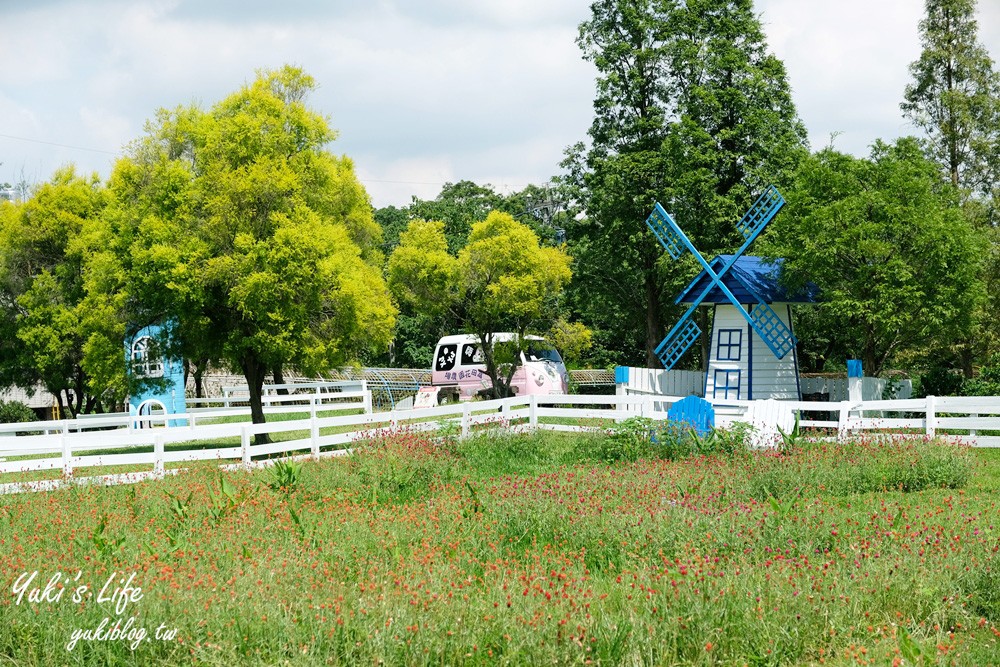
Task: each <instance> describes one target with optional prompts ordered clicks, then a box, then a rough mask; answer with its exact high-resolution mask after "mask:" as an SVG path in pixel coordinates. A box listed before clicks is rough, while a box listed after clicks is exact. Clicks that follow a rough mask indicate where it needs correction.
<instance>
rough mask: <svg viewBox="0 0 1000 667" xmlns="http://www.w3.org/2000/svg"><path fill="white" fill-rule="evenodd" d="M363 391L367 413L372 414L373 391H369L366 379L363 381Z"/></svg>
mask: <svg viewBox="0 0 1000 667" xmlns="http://www.w3.org/2000/svg"><path fill="white" fill-rule="evenodd" d="M361 391H362V392H363V393H364V403H365V414H367V415H370V414H371V413H372V393H371V392H370V391H368V382H367V381H366V380H362V381H361Z"/></svg>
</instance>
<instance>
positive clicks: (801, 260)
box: [768, 138, 985, 375]
mask: <svg viewBox="0 0 1000 667" xmlns="http://www.w3.org/2000/svg"><path fill="white" fill-rule="evenodd" d="M787 200H788V206H786V210H785V211H784V212H783V213H782V215H781V216H780V217H779V218H778V219H777V220H776V222H775V223H774V226H773V229H772V230H771V233H770V234H769V235H768V239H769V241H770V243H771V251H770V252H771V254H772V255H774V256H778V257H783V258H784V260H785V264H784V266H785V274H786V276H787V277H788V279H789V281H790V283H792V284H793V285H795V284H801V283H803V282H805V281H812V282H814V283H816V284H817V285H818V286H819V289H820V295H821V303H820V305H819V306H818V307H819V308H820V312H821V313H822V317H821V318H820V319H819V321H818V322H817V323H816V324H817V325H818V326H819V327H820V328H822V329H825V330H828V331H840V332H844V334H845V335H844V336H842V337H838V338H837V341H838V343H839V344H840V345H842V346H844V347H843V348H842V349H841V350H839V352H840V354H842V355H843V356H849V357H855V358H860V359H861V360H862V361H863V365H864V369H865V373H866V374H871V375H878V374H880V373H881V372H882V370H883V369H884V368H886V367H887V365H888V364H890V363H891V362H892V361H894V360H899V359H907V358H908V359H909V360H911V361H913V360H919V359H920V358H921V357H925V358H926V356H927V355H938V356H940V355H942V354H944V353H947V352H948V350H949V347H950V345H951V344H952V341H953V340H955V339H956V338H957V337H959V336H960V335H961V334H962V333H963V332H968V331H969V329H970V327H971V324H972V322H971V318H972V314H973V312H974V310H975V306H976V303H977V301H978V300H979V299H981V298H982V297H983V293H982V285H981V284H980V282H979V276H980V266H981V262H982V261H983V258H984V254H985V252H984V251H985V249H984V247H983V243H982V240H981V238H980V237H979V236H978V235H977V234H976V232H975V230H974V229H973V227H972V225H971V224H969V222H968V221H967V220H966V219H965V218H964V217H963V215H962V213H961V210H960V208H959V205H958V199H957V195H956V193H955V191H954V189H952V188H951V187H950V185H949V184H947V183H946V182H943V181H942V180H941V179H940V178H939V171H938V167H937V165H936V164H935V163H934V162H933V161H932V160H930V159H928V158H927V157H926V156H925V154H924V153H923V151H922V150H921V147H920V145H919V143H918V142H917V141H916V140H915V139H913V138H904V139H900V140H899V141H897V142H896V143H895V144H885V143H882V142H878V143H876V144H875V145H874V147H873V148H872V152H871V156H870V157H869V158H867V159H861V158H855V157H853V156H850V155H845V154H843V153H839V152H837V151H834V150H833V149H826V150H823V151H820V152H819V153H817V154H815V155H813V156H810V157H808V158H806V159H805V160H803V162H802V164H801V165H800V167H799V169H798V173H797V179H796V186H795V188H794V189H793V190H791V191H789V193H788V195H787ZM800 333H801V329H800ZM800 337H801V338H802V340H803V341H804V344H806V345H809V344H810V342H809V341H810V336H808V335H806V334H802V335H801V336H800Z"/></svg>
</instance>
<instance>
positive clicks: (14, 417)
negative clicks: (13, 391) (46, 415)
mask: <svg viewBox="0 0 1000 667" xmlns="http://www.w3.org/2000/svg"><path fill="white" fill-rule="evenodd" d="M37 419H38V418H37V417H36V416H35V412H34V410H32V409H31V408H29V407H28V406H27V405H25V404H24V403H22V402H21V401H0V424H20V423H23V422H33V421H36V420H37Z"/></svg>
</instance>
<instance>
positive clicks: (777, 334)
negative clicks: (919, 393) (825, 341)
mask: <svg viewBox="0 0 1000 667" xmlns="http://www.w3.org/2000/svg"><path fill="white" fill-rule="evenodd" d="M784 204H785V199H784V197H782V196H781V194H780V193H779V192H778V190H777V189H776V188H775V187H774V186H769V187H768V188H767V190H765V191H764V194H762V195H761V196H760V197H759V198H758V199H757V201H756V202H755V203H754V205H753V206H751V207H750V210H749V211H747V213H746V214H745V215H744V216H743V218H742V219H741V220H740V221H739V222H738V223H737V225H736V228H737V229H738V230H739V232H740V234H741V235H742V236H743V239H744V242H743V245H741V246H740V248H739V250H737V251H736V253H735V254H733V255H719V256H718V257H716V258H715V259H713V260H712V261H711V262H707V261H705V258H704V257H702V255H701V253H699V252H698V250H697V249H695V247H694V245H692V243H691V241H690V240H688V238H687V236H685V234H684V232H683V231H681V229H680V227H678V226H677V223H676V222H674V220H673V219H672V218H671V217H670V215H668V214H667V212H666V211H665V210H663V207H662V206H660V204H658V203H657V204H656V207H655V209H654V210H653V213H652V214H651V215H650V216H649V218H648V219H647V220H646V224H647V225H648V226H649V228H650V229H651V230H652V231H653V234H654V235H656V238H657V239H658V240H659V241H660V243H661V244H662V245H663V247H664V248H666V250H667V252H668V253H669V254H670V256H671V257H672V258H674V259H678V258H680V257H681V255H682V254H684V252H685V251H687V252H690V253H691V254H692V255H694V257H695V259H696V260H698V263H699V264H701V266H702V271H701V273H700V274H698V276H696V277H695V279H694V280H693V281H691V284H689V285H688V286H687V288H686V289H685V290H684V291H683V292H681V294H680V296H678V297H677V300H676V302H677V303H684V304H689V308H688V310H687V311H686V312H685V313H684V315H683V316H682V317H681V319H680V320H679V321H678V322H677V324H675V325H674V327H673V329H671V330H670V333H668V334H667V336H666V338H664V339H663V341H662V342H661V343H660V345H659V346H658V347H657V348H656V356H657V357H658V358H659V359H660V361H661V362H662V363H663V365H664V367H665V368H666V369H667V370H670V369H672V368H673V367H674V365H675V364H676V363H677V362H678V360H680V358H681V356H683V354H684V353H685V352H686V351H687V350H688V348H690V347H691V345H693V344H694V342H695V341H696V340H698V338H699V336H701V328H700V327H699V326H698V325H697V324H696V323H695V321H694V317H693V316H694V314H695V312H696V310H697V309H698V308H699V307H701V306H706V307H707V306H709V305H711V306H712V308H713V311H714V317H713V320H712V335H711V339H710V341H711V345H710V354H709V359H708V364H707V370H706V373H705V397H706V398H717V399H743V400H754V399H766V398H776V399H786V400H799V399H800V398H801V395H802V392H801V389H800V387H799V368H798V359H797V356H796V351H795V345H796V342H797V341H796V339H795V335H794V334H793V332H792V311H791V307H792V304H796V303H814V302H815V295H816V289H815V286H810V287H808V288H807V289H805V290H803V291H802V292H801V293H798V294H788V293H787V292H786V290H785V288H784V287H783V286H782V285H781V284H780V277H781V260H778V261H776V262H773V263H772V262H768V261H766V260H764V259H763V258H761V257H751V256H745V255H744V254H743V253H744V252H745V251H746V249H747V248H748V247H750V244H751V243H753V241H754V239H756V238H757V237H758V236H759V235H760V233H761V232H762V231H764V228H765V227H766V226H767V224H768V223H769V222H770V221H771V220H772V219H773V218H774V216H775V215H777V213H778V211H779V210H781V207H782V206H784Z"/></svg>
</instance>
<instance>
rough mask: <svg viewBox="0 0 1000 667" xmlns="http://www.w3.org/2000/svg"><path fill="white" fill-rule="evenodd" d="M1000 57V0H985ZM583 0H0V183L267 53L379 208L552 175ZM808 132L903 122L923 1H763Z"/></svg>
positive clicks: (583, 96) (106, 147)
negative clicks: (308, 88) (296, 82)
mask: <svg viewBox="0 0 1000 667" xmlns="http://www.w3.org/2000/svg"><path fill="white" fill-rule="evenodd" d="M979 5H980V9H979V23H980V41H981V42H982V43H983V44H984V45H985V46H986V47H987V49H988V50H989V51H990V53H991V55H992V57H993V59H994V60H1000V2H998V1H997V0H980V2H979ZM588 7H589V2H587V1H586V0H423V1H421V2H413V1H412V0H409V1H408V0H369V1H367V2H358V1H355V0H327V1H322V0H285V1H284V2H273V1H271V0H0V63H3V67H2V68H0V163H2V164H0V182H3V181H8V182H12V183H14V182H18V181H21V180H23V179H24V180H28V181H32V182H34V181H42V180H46V179H48V178H49V177H50V176H51V174H52V172H53V171H54V170H55V169H56V168H57V167H59V166H60V165H62V164H66V163H69V162H72V163H75V164H76V165H77V167H78V168H80V169H82V170H85V171H97V172H98V173H100V174H101V175H102V176H107V175H108V173H109V172H110V169H111V165H112V164H113V161H114V159H115V156H116V155H118V154H119V153H120V151H121V148H122V147H123V146H124V145H125V144H126V143H128V142H129V141H130V140H132V139H135V138H137V137H139V136H141V134H142V132H143V125H144V123H145V121H146V120H147V119H149V118H151V117H152V116H153V114H154V112H155V110H156V109H158V108H161V107H175V106H177V105H179V104H187V103H190V102H198V103H200V104H202V105H203V106H205V107H209V106H211V105H212V104H213V103H214V102H216V101H218V100H219V99H221V98H222V97H224V96H225V95H227V94H229V93H230V92H233V91H235V90H236V89H238V88H239V87H240V86H241V85H242V84H244V83H246V82H248V81H250V80H252V79H253V77H254V72H255V70H257V69H259V68H276V67H280V66H281V65H282V64H284V63H290V64H295V65H299V66H301V67H303V68H304V69H305V70H306V71H307V72H308V73H309V74H311V75H312V76H313V77H314V78H315V79H316V80H317V82H318V84H319V90H318V91H317V92H316V93H315V94H314V95H313V96H312V97H311V98H310V103H311V106H312V107H313V108H314V109H316V110H318V111H320V112H321V113H323V114H325V115H327V116H328V117H329V118H330V120H331V123H332V125H333V126H334V127H335V128H336V129H337V130H338V131H339V132H340V138H339V139H338V140H337V141H336V142H335V143H334V144H333V145H332V146H331V149H332V150H333V151H335V152H337V153H345V154H347V155H349V156H351V157H352V158H353V159H354V160H355V164H356V167H357V171H358V174H359V176H360V177H361V179H362V180H363V181H364V183H365V185H366V186H367V188H368V191H369V193H370V194H371V196H372V200H373V203H374V204H375V205H376V206H385V205H388V204H397V205H400V204H406V203H408V202H409V201H410V198H411V196H414V195H416V196H419V197H422V198H433V197H434V196H435V195H436V194H437V193H438V191H439V190H440V188H441V185H443V184H444V183H446V182H454V181H457V180H462V179H468V180H472V181H476V182H479V183H491V184H492V185H493V186H494V187H495V188H497V189H498V190H500V191H502V192H509V191H511V190H517V189H521V188H522V187H524V186H525V185H526V184H528V183H544V182H545V181H547V180H548V179H549V178H550V177H551V176H553V175H555V174H557V173H558V171H559V166H558V165H559V161H560V160H561V159H562V155H563V150H564V149H565V148H566V146H568V145H570V144H572V143H574V142H576V141H579V140H581V139H584V138H585V136H586V131H587V128H588V126H589V124H590V120H591V117H592V101H593V91H594V83H593V82H594V74H595V73H594V70H593V68H592V67H591V66H590V65H589V64H588V63H585V62H584V61H583V60H582V59H581V58H580V52H579V49H578V48H577V46H576V44H575V43H574V39H575V37H576V34H577V26H578V25H579V23H580V22H581V21H582V20H584V19H585V18H586V17H587V16H588V12H589V9H588ZM756 10H757V11H758V13H759V14H760V15H761V18H762V21H763V24H764V28H765V31H766V33H767V35H768V41H769V44H770V47H771V49H772V50H773V51H774V52H775V53H776V54H777V55H778V56H779V57H780V58H782V59H783V60H784V61H785V64H786V66H787V68H788V72H789V77H790V81H791V85H792V88H793V90H794V96H795V101H796V104H797V105H798V110H799V114H800V116H801V117H802V119H803V121H804V122H805V124H806V126H807V128H808V129H809V134H810V141H811V143H812V146H813V148H820V147H822V146H826V145H827V144H829V142H830V140H831V134H832V133H839V135H838V136H837V138H836V139H835V142H834V145H835V146H836V147H837V148H839V149H841V150H844V151H849V152H852V153H855V154H858V155H863V154H865V153H866V152H867V147H868V146H869V145H870V144H871V143H872V142H873V141H874V140H875V139H877V138H885V139H892V138H894V137H897V136H900V135H904V134H910V133H912V132H913V128H912V127H910V126H908V125H907V123H906V122H905V121H904V119H903V118H902V116H901V115H900V113H899V102H900V99H901V97H902V92H903V88H904V86H905V85H906V83H907V81H908V79H909V75H908V71H907V66H908V64H909V63H910V62H911V61H913V60H915V59H916V58H917V56H918V55H919V52H920V46H919V41H918V35H917V22H918V21H919V20H920V18H921V15H922V12H923V0H839V1H838V2H830V1H829V0H756Z"/></svg>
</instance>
